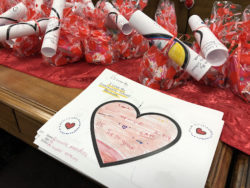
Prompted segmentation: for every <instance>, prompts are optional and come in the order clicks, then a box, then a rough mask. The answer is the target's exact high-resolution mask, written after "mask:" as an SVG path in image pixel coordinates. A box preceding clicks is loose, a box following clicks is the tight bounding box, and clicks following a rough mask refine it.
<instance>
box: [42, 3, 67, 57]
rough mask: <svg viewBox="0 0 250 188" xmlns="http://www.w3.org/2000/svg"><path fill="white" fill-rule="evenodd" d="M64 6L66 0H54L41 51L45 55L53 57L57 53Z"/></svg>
mask: <svg viewBox="0 0 250 188" xmlns="http://www.w3.org/2000/svg"><path fill="white" fill-rule="evenodd" d="M64 8H65V0H54V1H53V4H52V8H51V12H50V19H49V23H48V26H47V29H46V32H45V36H44V39H43V44H42V49H41V53H42V54H43V55H44V56H45V57H53V56H54V55H55V54H56V51H57V45H58V40H59V36H60V29H61V20H62V18H63V9H64Z"/></svg>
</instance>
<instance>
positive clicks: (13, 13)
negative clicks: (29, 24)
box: [0, 3, 27, 26]
mask: <svg viewBox="0 0 250 188" xmlns="http://www.w3.org/2000/svg"><path fill="white" fill-rule="evenodd" d="M26 13H27V8H26V6H25V5H24V4H23V3H18V4H17V5H16V6H14V7H12V8H10V9H9V10H7V11H6V12H4V13H3V14H1V15H0V26H1V25H7V24H11V23H14V22H17V21H18V20H20V19H22V18H23V17H24V16H25V15H26Z"/></svg>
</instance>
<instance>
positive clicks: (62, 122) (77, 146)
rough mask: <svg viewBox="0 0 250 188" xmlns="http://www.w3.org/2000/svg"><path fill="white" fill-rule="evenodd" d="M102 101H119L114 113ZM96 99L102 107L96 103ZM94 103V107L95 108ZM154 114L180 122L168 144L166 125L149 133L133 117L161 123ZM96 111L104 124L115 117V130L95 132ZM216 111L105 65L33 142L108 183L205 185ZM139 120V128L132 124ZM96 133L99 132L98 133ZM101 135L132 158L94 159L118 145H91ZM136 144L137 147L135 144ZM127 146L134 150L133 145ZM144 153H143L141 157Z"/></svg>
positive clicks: (216, 133)
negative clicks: (130, 77) (160, 90)
mask: <svg viewBox="0 0 250 188" xmlns="http://www.w3.org/2000/svg"><path fill="white" fill-rule="evenodd" d="M117 100H119V101H118V102H117ZM111 101H112V102H111ZM115 101H116V102H117V103H116V102H115ZM104 103H106V104H105V105H110V104H111V105H113V104H118V105H120V104H121V105H123V106H121V107H119V108H118V107H117V110H115V111H114V113H108V112H109V109H112V108H111V106H107V107H105V108H104V109H102V107H103V106H105V105H104ZM101 104H102V105H103V106H101V107H100V105H101ZM126 105H128V106H126ZM130 105H134V107H133V108H130V107H132V106H130ZM98 106H99V107H100V108H97V107H98ZM127 108H128V111H126V110H125V111H124V113H119V110H121V109H127ZM134 108H137V109H138V110H139V113H140V114H144V115H142V116H140V117H138V118H135V117H134V118H135V119H133V115H131V113H132V114H133V112H134ZM99 109H101V110H102V111H99ZM115 109H116V108H115ZM95 110H97V111H95ZM116 111H118V115H119V116H120V117H119V116H114V117H110V116H112V115H115V113H117V112H116ZM95 112H96V113H95ZM146 113H150V114H146ZM152 114H154V115H156V116H155V117H156V119H155V118H153V120H152V117H151V116H150V115H152ZM160 114H161V115H165V116H168V117H170V118H171V119H172V120H174V121H175V122H177V124H178V125H179V127H180V130H179V131H177V133H178V136H179V140H178V141H177V142H176V143H174V144H173V145H171V142H172V141H171V139H172V136H171V135H169V134H170V133H171V129H169V131H170V132H165V131H163V132H162V131H161V130H160V129H157V130H158V131H159V132H157V131H156V132H152V131H151V130H150V128H149V127H148V124H147V123H146V124H145V126H144V124H143V123H142V124H141V122H139V121H138V120H139V119H140V118H141V121H143V118H146V119H144V122H147V121H153V122H154V121H156V122H158V123H160V124H161V123H164V125H165V123H166V121H168V120H167V119H165V118H163V116H161V115H160ZM154 115H153V116H154ZM97 116H104V118H103V120H104V124H105V120H106V119H108V120H109V121H110V118H111V120H112V118H115V119H114V120H112V121H110V125H112V124H114V125H115V126H116V125H117V124H118V123H117V122H120V123H121V125H120V123H119V126H118V128H119V130H118V132H119V134H118V132H116V131H117V129H116V128H117V127H116V128H114V129H113V128H112V127H111V128H110V129H106V132H103V134H99V131H101V130H102V128H101V127H103V125H102V121H97V120H96V119H95V118H96V117H97ZM165 116H164V117H165ZM222 116H223V113H222V112H219V111H216V110H213V109H209V108H206V107H202V106H199V105H195V104H192V103H189V102H185V101H182V100H180V99H177V98H174V97H171V96H168V95H165V94H163V93H160V92H158V91H155V90H152V89H150V88H148V87H145V86H143V85H141V84H138V83H136V82H134V81H132V80H129V79H127V78H125V77H123V76H121V75H118V74H117V73H114V72H112V71H110V70H107V69H106V70H105V71H104V72H103V73H102V74H101V75H100V76H99V77H98V78H97V79H96V80H95V81H94V82H93V83H92V84H91V85H90V86H89V87H88V88H87V89H86V90H84V91H83V92H82V93H81V94H80V95H79V96H77V97H76V98H75V99H74V100H73V101H72V102H70V103H69V104H68V105H66V106H65V107H64V108H62V109H61V110H60V111H59V112H58V113H56V115H55V116H53V117H52V118H51V119H50V120H49V121H48V122H47V123H46V124H45V125H44V126H43V127H42V128H41V129H40V130H39V131H38V135H37V136H36V139H35V142H34V143H35V144H37V145H38V146H39V148H40V149H41V150H42V151H45V152H46V153H48V154H49V155H51V156H53V157H54V158H56V159H57V160H60V161H61V162H63V163H65V164H66V165H69V166H70V167H72V168H74V169H75V170H77V171H79V172H81V173H82V174H84V175H86V176H88V177H90V178H92V179H94V180H96V181H98V182H99V183H101V184H103V185H105V186H108V187H121V188H123V187H124V188H125V187H126V188H127V187H171V188H177V187H193V188H196V187H197V188H198V187H199V188H200V187H204V185H205V182H206V179H207V176H208V172H209V168H210V165H211V163H212V159H213V156H214V152H215V149H216V146H217V143H218V140H219V137H220V134H221V130H222V127H223V121H222ZM162 118H163V119H162ZM91 119H92V120H93V119H94V121H91ZM116 119H118V120H119V121H116ZM140 125H141V126H142V129H141V131H139V130H138V129H137V128H138V127H139V128H140ZM99 126H100V128H99ZM130 126H131V127H130ZM157 126H158V125H157ZM104 128H105V126H104ZM128 128H131V129H132V130H133V131H131V132H120V131H124V130H126V131H128ZM150 131H151V132H150ZM93 133H94V134H93ZM179 133H180V134H179ZM165 134H166V135H165ZM93 135H94V136H93ZM100 135H101V137H102V136H104V137H102V138H101V137H100ZM132 136H134V137H136V138H137V137H138V138H139V137H140V139H142V138H143V139H144V140H138V139H137V140H136V138H134V141H131V138H130V137H132ZM165 136H168V138H167V139H168V140H169V143H167V144H166V146H168V144H170V145H169V146H168V147H167V148H165V145H164V144H165V143H163V145H164V146H163V147H162V146H158V145H159V144H162V142H163V138H164V137H165ZM105 138H107V139H108V140H110V141H111V142H114V143H115V144H120V148H122V149H124V148H127V149H128V148H130V149H128V150H125V152H124V151H123V155H124V156H125V155H128V156H132V155H134V154H133V153H136V155H135V156H133V157H131V158H132V159H134V160H131V158H129V157H127V158H126V157H125V158H123V159H122V160H125V161H126V160H127V161H126V162H124V161H123V162H121V161H122V160H121V159H115V160H114V161H113V162H115V163H112V164H111V162H105V160H106V159H107V158H106V157H107V156H105V154H104V155H102V154H101V155H100V157H101V160H103V161H102V162H101V163H100V161H99V160H98V157H97V153H98V152H107V154H112V152H111V153H109V151H113V149H118V150H119V147H118V148H115V147H114V148H112V147H111V150H105V149H104V150H103V148H99V147H102V146H104V145H99V146H98V147H95V146H94V142H95V141H94V140H96V141H97V140H98V143H99V139H105ZM127 140H130V141H127ZM155 140H157V143H158V144H156V143H155ZM111 142H110V144H111ZM147 142H148V143H147ZM164 142H165V141H164ZM151 143H153V144H151ZM147 144H149V145H150V146H147ZM142 146H143V147H144V149H143V150H141V148H140V147H142ZM133 147H137V149H136V150H134V148H133ZM158 147H159V148H158ZM152 148H153V149H152ZM99 149H100V150H99ZM159 149H160V150H159ZM114 151H115V150H114ZM156 151H157V152H156ZM120 152H122V151H120ZM99 154H100V153H99ZM144 154H149V155H148V156H144V157H142V156H143V155H144ZM115 156H116V155H115ZM111 157H112V155H111ZM119 162H120V163H121V164H120V163H119ZM117 163H118V164H117ZM102 165H104V166H102ZM105 165H106V166H105ZM114 180H116V181H114Z"/></svg>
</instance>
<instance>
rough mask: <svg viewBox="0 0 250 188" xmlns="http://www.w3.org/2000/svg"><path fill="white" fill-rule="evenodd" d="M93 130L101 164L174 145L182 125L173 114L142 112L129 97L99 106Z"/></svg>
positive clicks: (108, 163)
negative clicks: (127, 100)
mask: <svg viewBox="0 0 250 188" xmlns="http://www.w3.org/2000/svg"><path fill="white" fill-rule="evenodd" d="M91 134H92V141H93V146H94V149H95V153H96V156H97V159H98V162H99V165H100V167H106V166H112V165H118V164H123V163H127V162H131V161H135V160H139V159H142V158H145V157H149V156H151V155H154V154H156V153H159V152H161V151H164V150H165V149H167V148H169V147H171V146H173V145H174V144H175V143H177V142H178V140H179V139H180V137H181V129H180V127H179V125H178V123H177V122H176V121H175V120H173V119H172V118H170V117H168V116H166V115H163V114H160V113H154V112H148V113H144V114H140V111H139V110H138V108H137V107H136V106H134V105H133V104H131V103H129V102H125V101H120V100H116V101H109V102H106V103H104V104H102V105H100V106H99V107H97V108H96V109H95V111H94V112H93V114H92V117H91Z"/></svg>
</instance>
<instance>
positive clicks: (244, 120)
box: [0, 49, 250, 155]
mask: <svg viewBox="0 0 250 188" xmlns="http://www.w3.org/2000/svg"><path fill="white" fill-rule="evenodd" d="M139 63H140V59H136V60H126V61H120V62H117V63H115V64H112V65H109V66H102V65H93V64H87V63H85V62H79V63H75V64H70V65H66V66H63V67H53V66H51V65H49V64H46V63H44V62H43V60H42V58H41V56H36V57H29V58H17V57H15V56H14V55H13V54H12V52H11V51H9V50H6V49H0V64H2V65H4V66H7V67H10V68H13V69H15V70H18V71H21V72H25V73H27V74H30V75H33V76H35V77H38V78H41V79H44V80H47V81H49V82H52V83H55V84H58V85H62V86H65V87H70V88H81V89H85V88H86V87H87V86H88V85H89V84H90V83H91V82H92V81H93V80H94V79H95V78H96V77H97V76H98V75H99V74H100V73H101V72H102V71H103V70H104V69H105V68H108V69H110V70H113V71H115V72H117V73H119V74H121V75H123V76H125V77H127V78H130V79H132V80H135V81H137V82H138V75H139ZM0 74H1V73H0ZM162 92H164V93H166V94H168V95H172V96H175V97H177V98H180V99H183V100H186V101H189V102H192V103H196V104H199V105H203V106H206V107H210V108H213V109H217V110H220V111H223V112H224V118H223V119H224V121H225V125H224V128H223V131H222V135H221V140H222V141H223V142H225V143H227V144H229V145H231V146H233V147H235V148H237V149H239V150H241V151H243V152H245V153H247V154H248V155H249V154H250V108H249V104H247V103H246V102H244V101H243V100H241V99H240V98H239V97H238V96H235V95H234V94H233V93H232V92H231V91H230V90H229V89H220V88H212V87H209V86H205V85H201V84H199V83H197V82H195V81H190V82H188V83H187V84H186V85H183V86H181V87H178V88H175V89H171V90H169V91H162Z"/></svg>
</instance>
